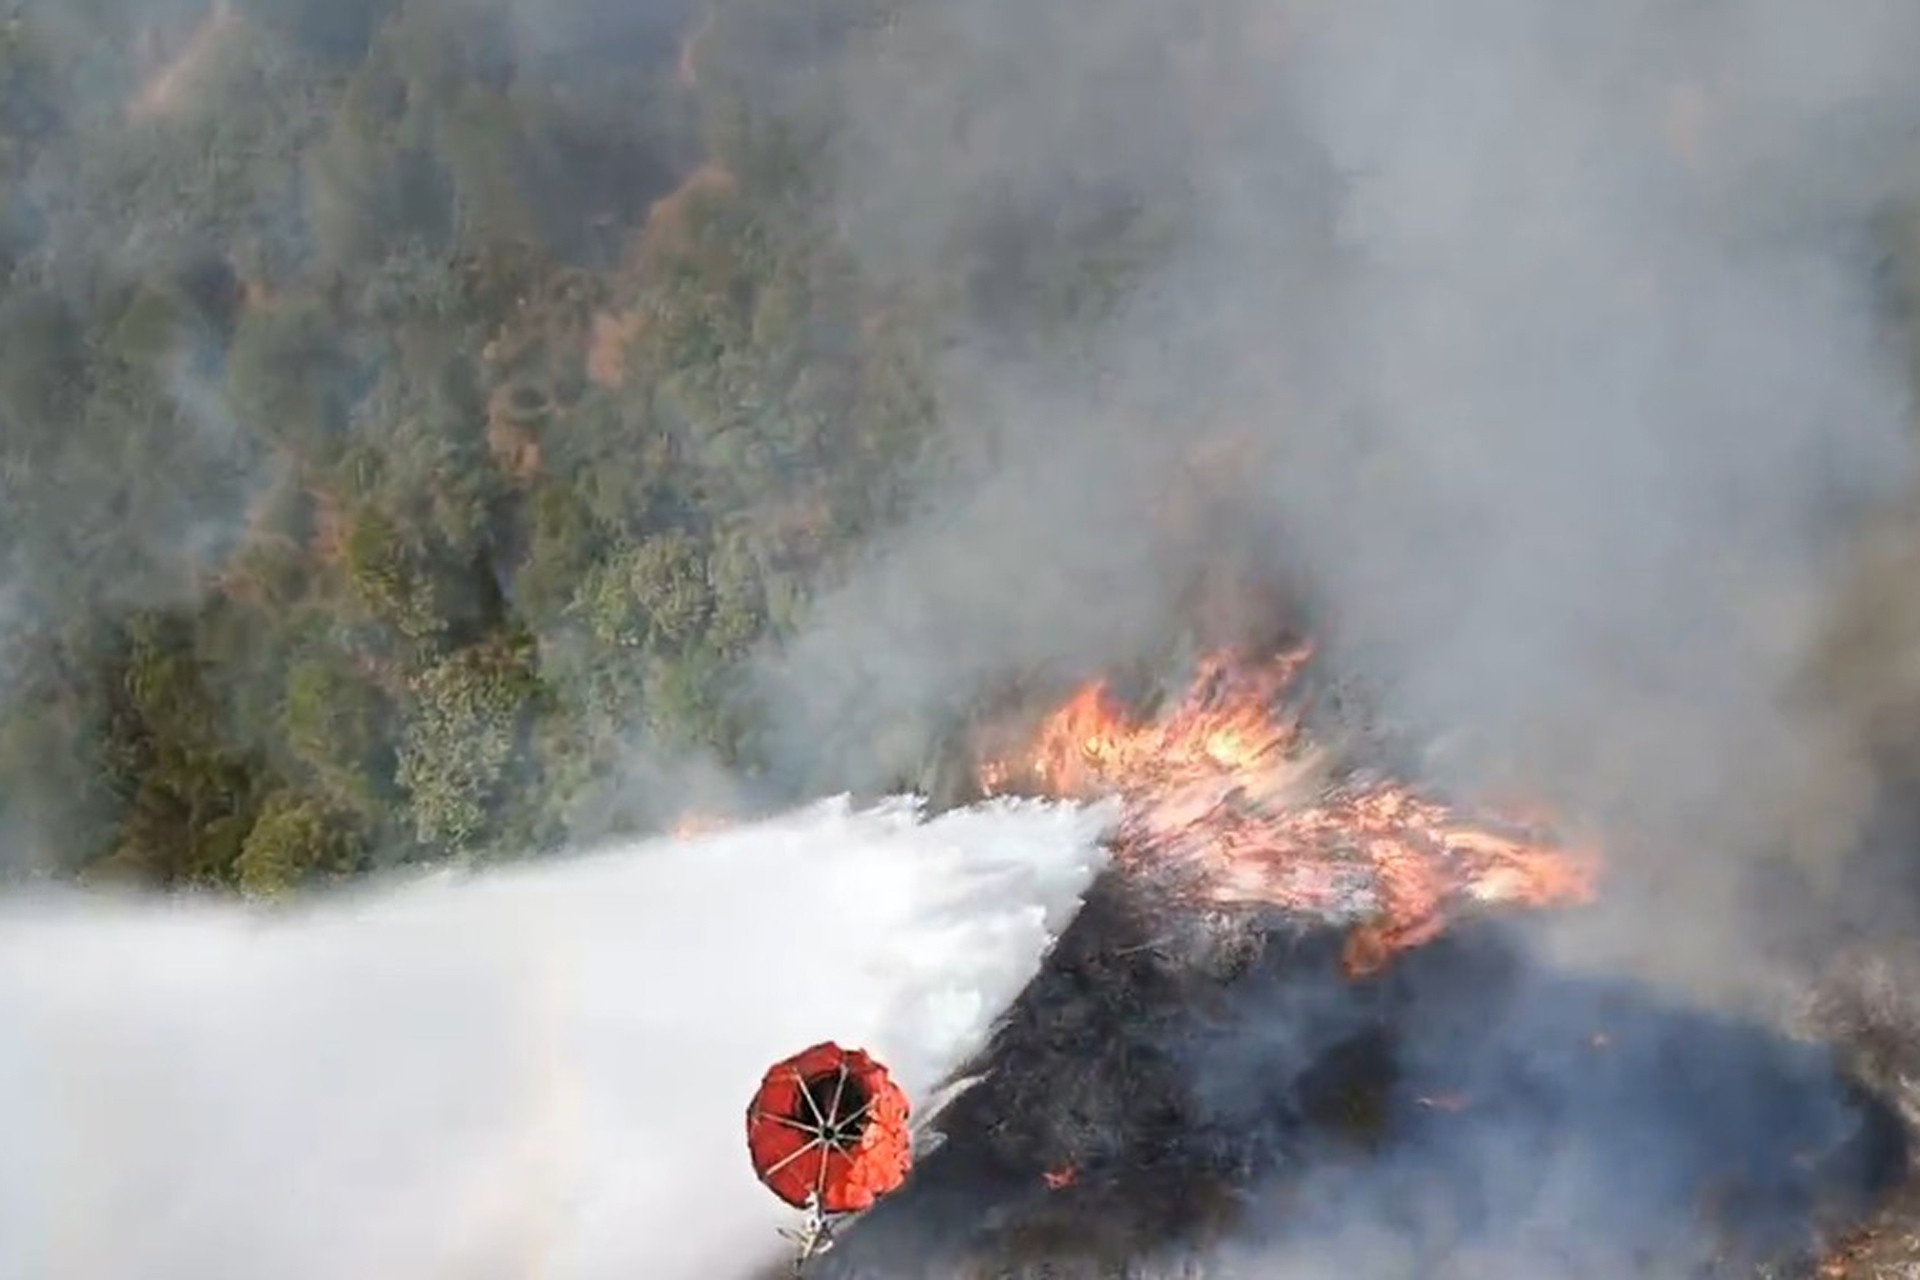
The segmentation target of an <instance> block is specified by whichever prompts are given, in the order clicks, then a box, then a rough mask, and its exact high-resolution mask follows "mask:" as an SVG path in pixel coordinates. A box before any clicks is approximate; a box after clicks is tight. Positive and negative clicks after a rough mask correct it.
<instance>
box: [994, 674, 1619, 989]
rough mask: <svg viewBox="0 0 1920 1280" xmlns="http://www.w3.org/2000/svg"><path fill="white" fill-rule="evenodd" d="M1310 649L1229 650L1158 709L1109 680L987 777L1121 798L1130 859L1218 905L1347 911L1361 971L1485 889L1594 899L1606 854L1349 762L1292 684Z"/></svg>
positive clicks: (1119, 849)
mask: <svg viewBox="0 0 1920 1280" xmlns="http://www.w3.org/2000/svg"><path fill="white" fill-rule="evenodd" d="M1310 657H1311V649H1310V647H1308V646H1304V645H1303V646H1298V647H1295V648H1291V649H1288V650H1285V651H1283V652H1281V653H1279V654H1277V655H1276V656H1274V657H1272V658H1271V659H1269V660H1267V661H1264V662H1255V663H1249V662H1244V661H1241V660H1239V659H1237V658H1236V657H1235V656H1234V655H1233V654H1230V653H1217V654H1213V655H1211V656H1209V657H1208V658H1206V659H1205V660H1203V661H1202V662H1201V664H1200V667H1199V671H1198V673H1197V674H1196V676H1195V678H1194V681H1193V683H1192V685H1191V687H1190V688H1189V689H1188V691H1187V693H1186V696H1185V697H1184V698H1183V699H1182V700H1181V701H1180V702H1179V704H1178V705H1176V706H1175V707H1173V708H1172V709H1171V710H1170V711H1168V712H1167V713H1166V714H1164V715H1162V716H1159V717H1156V718H1153V719H1142V718H1138V717H1136V716H1135V715H1133V713H1131V712H1130V711H1129V710H1128V708H1127V707H1126V706H1125V705H1123V704H1122V703H1121V701H1120V700H1119V699H1118V698H1117V697H1115V696H1114V694H1113V692H1112V690H1111V688H1110V687H1109V686H1108V685H1107V684H1106V683H1105V682H1104V681H1096V682H1093V683H1091V684H1089V685H1087V686H1085V687H1084V688H1082V689H1081V690H1080V691H1079V692H1077V693H1076V694H1074V696H1073V697H1072V698H1070V699H1069V700H1068V701H1067V702H1066V703H1065V704H1064V705H1063V706H1061V707H1060V708H1059V709H1058V710H1057V711H1055V712H1053V713H1052V714H1051V715H1050V716H1048V717H1047V718H1046V720H1045V721H1044V722H1043V723H1042V724H1041V725H1040V728H1039V730H1038V731H1037V733H1035V734H1034V735H1033V736H1032V738H1031V739H1030V740H1029V741H1028V742H1027V743H1026V745H1025V746H1024V747H1022V748H1021V749H1019V750H1017V751H1014V752H1010V753H1005V754H996V755H993V756H991V757H990V758H988V759H987V760H986V761H985V762H984V763H982V764H981V766H980V769H979V777H980V781H981V785H982V788H983V789H984V790H985V791H986V792H988V793H989V794H995V793H1000V792H1006V791H1014V790H1023V791H1039V792H1042V793H1044V794H1048V795H1054V796H1060V797H1063V798H1082V799H1091V798H1095V797H1101V796H1117V797H1118V798H1119V799H1120V802H1121V818H1120V824H1119V829H1118V832H1117V836H1116V840H1115V849H1114V856H1115V859H1116V861H1117V862H1118V863H1119V865H1121V866H1123V867H1131V868H1135V869H1141V870H1151V871H1158V872H1165V873H1170V874H1172V875H1173V876H1175V877H1177V878H1178V879H1179V880H1180V881H1181V882H1182V883H1183V884H1184V885H1186V886H1189V891H1190V892H1192V893H1193V894H1195V895H1196V896H1197V897H1198V898H1200V899H1201V900H1203V901H1207V902H1211V903H1215V904H1219V905H1223V906H1224V905H1248V904H1266V905H1270V906H1274V907H1278V908H1281V909H1284V910H1288V911H1294V912H1301V913H1306V914H1313V915H1318V916H1322V917H1325V918H1329V919H1333V920H1338V921H1342V922H1345V923H1346V924H1348V925H1349V926H1350V927H1351V931H1350V933H1349V935H1348V941H1347V946H1346V964H1347V969H1348V971H1349V972H1350V973H1354V974H1356V975H1358V974H1364V973H1368V972H1372V971H1374V970H1377V969H1378V968H1380V967H1381V966H1382V965H1384V964H1385V963H1386V962H1387V961H1388V960H1389V959H1391V958H1392V956H1393V955H1394V954H1396V953H1397V952H1399V951H1402V950H1404V949H1406V948H1408V947H1413V946H1419V945H1421V944H1422V943H1425V942H1428V941H1431V940H1432V939H1433V938H1435V937H1437V936H1438V935H1439V934H1440V933H1441V932H1442V931H1443V930H1444V929H1445V928H1446V927H1447V924H1448V922H1449V920H1450V919H1452V918H1453V917H1454V915H1455V914H1456V913H1457V912H1458V911H1459V910H1460V909H1461V908H1462V907H1463V906H1465V905H1467V904H1470V903H1483V904H1502V905H1511V906H1530V907H1541V906H1553V905H1563V904H1571V903H1577V902H1583V901H1586V900H1588V899H1590V898H1591V896H1592V894H1593V892H1594V887H1595V881H1596V877H1597V873H1598V860H1597V859H1596V858H1595V857H1594V856H1593V855H1592V854H1591V853H1590V852H1589V851H1586V850H1583V849H1577V848H1574V847H1572V846H1570V845H1567V844H1564V843H1561V842H1557V841H1554V840H1552V839H1549V838H1546V837H1544V836H1542V835H1541V834H1540V833H1539V832H1537V831H1535V830H1533V829H1531V828H1530V827H1529V826H1528V825H1525V824H1521V823H1506V822H1493V821H1483V820H1472V819H1469V818H1467V817H1465V816H1463V815H1462V814H1460V813H1457V812H1456V811H1455V810H1453V809H1452V808H1450V807H1448V806H1447V805H1444V804H1442V803H1439V802H1437V801H1435V800H1431V799H1427V798H1425V797H1422V796H1420V795H1417V794H1415V793H1414V792H1413V791H1412V790H1411V789H1410V788H1408V787H1405V786H1402V785H1399V784H1396V783H1392V782H1388V781H1382V780H1378V779H1374V778H1369V777H1365V776H1362V775H1359V774H1357V773H1349V774H1346V775H1344V776H1341V775H1339V774H1337V772H1336V770H1335V767H1334V761H1333V760H1332V759H1331V758H1330V757H1329V756H1328V755H1327V754H1326V753H1325V752H1323V751H1321V750H1319V749H1317V748H1316V747H1315V746H1314V745H1313V744H1311V743H1310V742H1308V741H1307V740H1306V737H1305V735H1304V733H1303V731H1302V721H1301V713H1300V710H1299V703H1298V700H1297V699H1292V698H1290V697H1289V695H1290V694H1291V693H1292V691H1293V688H1294V686H1295V684H1296V682H1297V680H1298V677H1299V675H1300V673H1301V671H1302V670H1303V669H1304V667H1305V666H1306V663H1307V660H1308V659H1309V658H1310Z"/></svg>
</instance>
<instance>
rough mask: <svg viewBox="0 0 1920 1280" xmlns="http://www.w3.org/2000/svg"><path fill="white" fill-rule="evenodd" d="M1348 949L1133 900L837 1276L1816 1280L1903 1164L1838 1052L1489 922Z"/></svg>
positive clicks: (1078, 955)
mask: <svg viewBox="0 0 1920 1280" xmlns="http://www.w3.org/2000/svg"><path fill="white" fill-rule="evenodd" d="M1340 943H1341V938H1340V935H1339V933H1338V931H1335V930H1330V929H1327V928H1324V927H1317V926H1314V925H1311V924H1307V923H1304V922H1301V921H1299V920H1290V921H1289V920H1279V921H1276V920H1272V919H1268V920H1259V919H1254V918H1252V917H1240V918H1237V919H1232V920H1215V921H1213V922H1210V923H1209V924H1207V925H1204V926H1203V925H1199V924H1197V923H1196V922H1195V921H1193V920H1191V919H1188V920H1181V919H1179V918H1178V917H1176V916H1173V915H1170V914H1169V913H1168V912H1167V911H1166V909H1165V904H1164V903H1159V904H1156V903H1155V902H1154V901H1153V900H1152V899H1151V898H1148V897H1143V896H1142V895H1141V894H1140V893H1139V892H1138V889H1137V886H1133V887H1129V886H1125V885H1122V884H1120V883H1119V882H1117V881H1109V882H1108V883H1107V884H1106V885H1105V887H1104V888H1103V889H1102V890H1100V891H1097V892H1096V894H1095V895H1094V897H1093V898H1092V899H1091V901H1090V902H1089V904H1088V906H1087V907H1086V909H1085V910H1084V911H1083V912H1082V914H1081V915H1080V917H1079V918H1078V919H1077V920H1076V922H1075V924H1074V925H1073V927H1072V928H1071V929H1070V930H1069V931H1068V933H1067V935H1066V936H1065V937H1064V938H1063V939H1062V940H1061V942H1060V944H1059V946H1058V948H1057V949H1056V951H1055V953H1054V955H1053V956H1052V957H1051V959H1050V960H1049V963H1048V965H1047V967H1046V968H1045V970H1044V971H1043V973H1042V975H1041V976H1040V977H1039V978H1038V979H1036V980H1035V982H1034V983H1033V984H1032V985H1030V986H1029V988H1028V989H1027V991H1026V992H1025V993H1023V996H1022V998H1021V1000H1020V1001H1019V1002H1018V1003H1017V1004H1016V1006H1015V1007H1014V1010H1013V1012H1012V1014H1011V1016H1010V1017H1009V1018H1008V1019H1007V1021H1006V1022H1005V1023H1004V1024H1003V1026H1002V1027H1001V1029H1000V1031H999V1033H998V1035H997V1037H996V1040H995V1042H994V1044H993V1045H992V1046H991V1048H990V1049H989V1050H988V1052H987V1053H986V1054H985V1055H983V1058H982V1060H981V1061H979V1062H977V1063H975V1064H973V1065H972V1066H971V1067H970V1068H969V1070H982V1071H984V1072H985V1078H984V1079H983V1081H982V1082H981V1083H980V1084H978V1085H977V1086H975V1087H974V1088H973V1089H972V1090H971V1091H969V1092H968V1093H966V1094H964V1095H962V1097H961V1098H960V1099H959V1100H958V1101H957V1102H955V1103H954V1104H953V1105H952V1106H950V1107H949V1108H948V1109H947V1110H946V1112H945V1113H944V1114H943V1116H942V1117H941V1119H940V1121H939V1122H938V1124H939V1127H940V1128H941V1129H942V1131H943V1132H945V1133H946V1134H947V1135H948V1136H947V1140H946V1142H945V1143H944V1144H943V1145H941V1146H940V1147H938V1148H937V1149H936V1150H935V1151H934V1152H933V1153H932V1155H931V1156H929V1157H928V1158H926V1159H924V1160H923V1161H922V1162H921V1164H920V1166H919V1167H918V1169H917V1170H916V1172H915V1175H914V1178H913V1180H912V1181H911V1182H910V1183H909V1184H908V1186H907V1187H906V1188H905V1189H904V1190H903V1191H902V1192H900V1193H899V1194H898V1195H896V1196H895V1197H894V1198H893V1199H891V1200H889V1201H886V1202H883V1203H882V1204H881V1205H880V1206H879V1207H877V1208H876V1209H875V1210H874V1211H873V1212H872V1213H871V1214H870V1215H868V1216H867V1217H866V1218H864V1219H862V1220H860V1221H859V1222H857V1223H856V1224H855V1225H854V1226H853V1227H852V1228H851V1229H849V1230H848V1231H847V1232H846V1233H845V1234H844V1235H843V1236H842V1238H841V1240H840V1242H839V1243H838V1245H837V1246H836V1248H835V1250H834V1252H833V1253H831V1254H829V1255H828V1256H827V1259H826V1260H825V1262H823V1263H822V1264H821V1265H820V1266H819V1267H817V1268H816V1270H815V1271H814V1272H812V1273H811V1274H816V1275H820V1276H828V1277H835V1278H841V1280H844V1278H851V1277H879V1276H901V1277H907V1276H928V1277H933V1276H995V1277H1011V1276H1043V1275H1044V1276H1088V1277H1092V1276H1118V1275H1126V1276H1196V1275H1205V1276H1240V1275H1247V1276H1254V1275H1261V1276H1271V1275H1290V1276H1291V1275H1297V1276H1302V1277H1307V1276H1323V1275H1364V1276H1369V1277H1375V1276H1377V1277H1390V1276H1403V1275H1405V1276H1415V1275H1418V1276H1451V1275H1499V1276H1505V1275H1514V1276H1528V1275H1540V1274H1553V1275H1565V1276H1595V1277H1602V1276H1609V1277H1610V1276H1617V1275H1622V1274H1658V1275H1667V1276H1683V1275H1685V1276H1707V1275H1728V1276H1733V1275H1751V1274H1754V1271H1755V1268H1756V1267H1761V1266H1766V1267H1773V1268H1777V1269H1781V1273H1784V1274H1798V1271H1797V1270H1795V1268H1797V1267H1802V1266H1805V1265H1807V1264H1808V1263H1810V1262H1811V1261H1813V1260H1814V1259H1816V1258H1817V1257H1818V1255H1819V1253H1820V1251H1821V1249H1822V1247H1823V1245H1824V1244H1826V1243H1827V1242H1829V1241H1830V1240H1831V1239H1832V1238H1833V1237H1832V1233H1833V1232H1834V1231H1836V1230H1837V1229H1841V1228H1845V1227H1849V1226H1851V1225H1852V1224H1853V1222H1854V1221H1855V1218H1856V1216H1857V1215H1858V1214H1860V1213H1861V1212H1863V1211H1864V1210H1865V1209H1866V1208H1868V1207H1871V1206H1872V1205H1873V1204H1874V1203H1875V1202H1876V1201H1877V1200H1878V1199H1879V1198H1880V1197H1881V1196H1883V1195H1884V1194H1885V1193H1886V1191H1887V1190H1888V1188H1889V1187H1890V1186H1892V1185H1893V1184H1894V1183H1895V1182H1896V1181H1897V1180H1898V1178H1899V1177H1900V1176H1901V1175H1902V1173H1903V1172H1904V1169H1905V1158H1906V1138H1905V1134H1904V1131H1903V1129H1902V1128H1901V1126H1900V1124H1899V1122H1898V1120H1897V1118H1896V1117H1895V1116H1894V1115H1893V1113H1892V1111H1891V1110H1890V1109H1889V1108H1888V1107H1887V1105H1886V1104H1885V1103H1884V1102H1883V1101H1881V1100H1879V1099H1877V1098H1876V1097H1874V1096H1873V1095H1871V1094H1870V1093H1869V1092H1867V1091H1866V1090H1865V1089H1864V1088H1863V1087H1861V1086H1860V1085H1859V1084H1857V1083H1856V1082H1854V1081H1852V1080H1850V1079H1849V1078H1848V1077H1847V1076H1846V1075H1845V1074H1844V1073H1843V1072H1842V1071H1841V1070H1840V1068H1839V1064H1838V1063H1837V1061H1836V1058H1835V1056H1834V1055H1833V1054H1832V1052H1831V1051H1829V1050H1827V1049H1825V1048H1824V1047H1821V1046H1818V1045H1815V1044H1809V1043H1804V1042H1802V1043H1796V1042H1792V1041H1789V1040H1786V1039H1784V1038H1782V1037H1780V1036H1778V1035H1777V1034H1775V1033H1772V1032H1769V1031H1767V1030H1765V1029H1763V1028H1761V1027H1759V1026H1757V1025H1753V1024H1748V1023H1742V1022H1740V1021H1738V1020H1733V1019H1728V1018H1725V1017H1721V1016H1716V1015H1713V1014H1709V1013H1705V1012H1702V1011H1699V1010H1689V1009H1687V1008H1684V1007H1681V1006H1677V1005H1674V1004H1672V1003H1670V1002H1668V1001H1666V1000H1664V999H1663V998H1662V997H1660V996H1659V995H1658V994H1656V993H1655V992H1653V991H1651V990H1650V989H1648V988H1646V987H1644V986H1640V985H1638V984H1634V983H1630V982H1620V981H1611V980H1595V979H1593V978H1590V977H1582V976H1579V975H1575V974H1567V973H1556V972H1553V971H1552V970H1551V968H1550V967H1549V966H1546V965H1543V964H1542V963H1541V961H1540V958H1539V957H1538V956H1537V955H1534V954H1532V953H1531V952H1530V948H1529V946H1528V943H1527V940H1526V938H1525V935H1524V933H1521V932H1516V931H1512V930H1510V929H1508V928H1507V927H1505V926H1499V925H1492V924H1490V923H1488V922H1484V921H1483V922H1479V923H1473V924H1469V925H1466V926H1464V927H1462V928H1460V929H1458V930H1456V931H1455V932H1454V933H1452V934H1450V935H1449V936H1448V937H1447V938H1445V939H1443V940H1442V941H1440V942H1438V943H1436V944H1434V946H1433V947H1431V948H1429V949H1425V950H1421V951H1417V952H1414V953H1411V954H1409V955H1408V956H1407V957H1405V958H1404V961H1403V962H1402V963H1401V964H1400V965H1399V966H1398V967H1396V968H1395V969H1394V970H1392V971H1389V972H1388V973H1386V974H1384V975H1381V976H1379V977H1376V978H1372V979H1368V980H1365V981H1362V982H1359V983H1353V982H1349V981H1348V980H1346V979H1345V978H1344V977H1343V976H1341V975H1340V974H1339V972H1338V969H1339V949H1340Z"/></svg>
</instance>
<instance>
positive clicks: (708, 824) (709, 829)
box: [667, 810, 733, 840]
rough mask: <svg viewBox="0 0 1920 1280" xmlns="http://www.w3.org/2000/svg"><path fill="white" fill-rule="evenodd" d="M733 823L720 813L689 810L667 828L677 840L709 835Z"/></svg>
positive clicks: (723, 829)
mask: <svg viewBox="0 0 1920 1280" xmlns="http://www.w3.org/2000/svg"><path fill="white" fill-rule="evenodd" d="M731 825H733V824H732V823H731V822H730V821H728V820H727V819H726V818H723V817H720V816H719V815H718V814H713V813H702V812H700V811H698V810H689V811H688V812H686V813H683V814H681V815H680V817H679V818H678V819H676V820H675V821H674V824H673V825H672V826H671V827H669V828H668V829H667V834H668V835H670V836H672V837H673V838H674V839H676V840H691V839H693V838H694V837H695V836H704V835H709V834H711V833H713V832H715V831H725V830H726V829H727V828H728V827H729V826H731Z"/></svg>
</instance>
